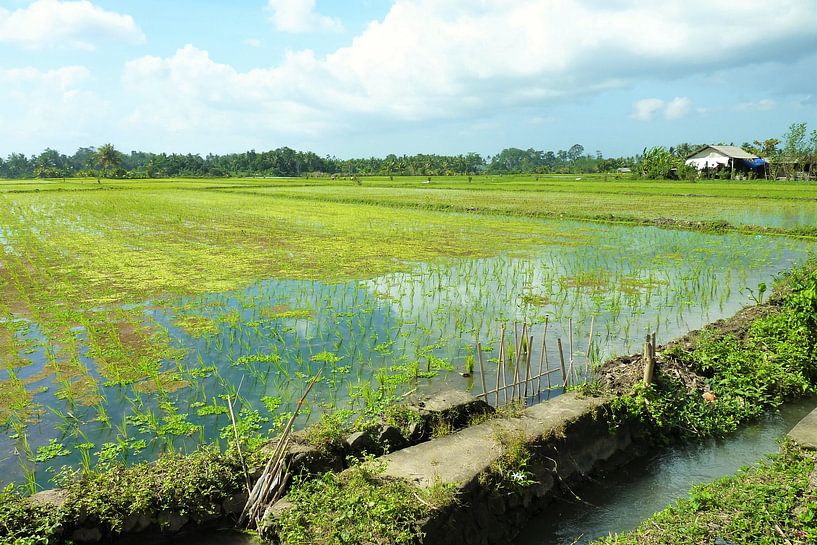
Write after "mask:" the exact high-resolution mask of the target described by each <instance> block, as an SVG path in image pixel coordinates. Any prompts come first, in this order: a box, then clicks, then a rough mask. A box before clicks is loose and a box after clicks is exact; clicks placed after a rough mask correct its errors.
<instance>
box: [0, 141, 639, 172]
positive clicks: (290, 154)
mask: <svg viewBox="0 0 817 545" xmlns="http://www.w3.org/2000/svg"><path fill="white" fill-rule="evenodd" d="M636 161H637V157H620V158H604V157H603V156H602V154H601V152H599V151H597V152H596V154H595V155H589V154H585V151H584V147H583V146H582V145H580V144H575V145H573V146H571V147H570V149H568V150H559V151H556V152H554V151H542V150H535V149H527V150H523V149H518V148H507V149H504V150H502V151H501V152H499V153H498V154H496V155H494V156H493V157H492V156H485V157H483V156H482V155H480V154H478V153H466V154H459V155H437V154H415V155H399V156H398V155H395V154H389V155H387V156H385V157H369V158H358V159H341V158H338V157H334V156H328V155H327V156H324V157H320V156H319V155H317V154H316V153H314V152H311V151H296V150H293V149H291V148H288V147H282V148H277V149H273V150H269V151H261V152H257V151H255V150H250V151H246V152H243V153H228V154H223V155H217V154H208V155H206V156H201V155H197V154H192V153H188V154H178V153H171V154H168V153H148V152H143V151H131V152H130V153H122V152H120V151H118V150H116V148H115V147H114V146H113V145H112V144H104V145H102V146H99V147H98V148H96V147H82V148H79V149H78V150H77V151H76V152H75V153H74V154H73V155H65V154H63V153H60V152H58V151H57V150H54V149H51V148H47V149H46V150H44V151H43V152H42V153H40V154H36V155H31V156H26V155H24V154H22V153H12V154H10V155H8V156H7V157H6V158H5V159H3V158H2V157H0V178H67V177H112V178H165V177H204V176H208V177H210V176H212V177H222V176H223V177H227V176H236V177H237V176H308V175H342V176H370V175H385V176H392V175H393V176H399V175H409V176H449V175H478V174H532V173H536V174H545V173H586V172H605V171H612V170H615V169H617V168H622V167H631V166H633V165H634V164H635V162H636Z"/></svg>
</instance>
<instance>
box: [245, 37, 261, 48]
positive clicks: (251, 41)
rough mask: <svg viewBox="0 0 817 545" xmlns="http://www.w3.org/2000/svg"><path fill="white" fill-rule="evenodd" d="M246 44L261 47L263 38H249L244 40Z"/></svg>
mask: <svg viewBox="0 0 817 545" xmlns="http://www.w3.org/2000/svg"><path fill="white" fill-rule="evenodd" d="M244 45H247V46H250V47H261V40H259V39H258V38H247V39H246V40H244Z"/></svg>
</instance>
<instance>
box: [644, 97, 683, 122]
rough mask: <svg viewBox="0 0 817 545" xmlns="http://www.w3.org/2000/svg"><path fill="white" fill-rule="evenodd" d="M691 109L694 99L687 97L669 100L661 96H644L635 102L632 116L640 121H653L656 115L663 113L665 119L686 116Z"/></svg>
mask: <svg viewBox="0 0 817 545" xmlns="http://www.w3.org/2000/svg"><path fill="white" fill-rule="evenodd" d="M691 109H692V101H691V100H690V99H689V98H687V97H675V98H673V99H672V100H670V101H669V102H667V101H664V100H661V99H660V98H644V99H641V100H639V101H637V102H636V103H635V104H633V113H632V114H631V115H630V117H632V118H633V119H637V120H638V121H652V120H653V119H654V118H655V116H657V115H662V116H663V117H664V119H669V120H674V119H681V118H682V117H686V116H687V115H688V114H689V112H690V110H691Z"/></svg>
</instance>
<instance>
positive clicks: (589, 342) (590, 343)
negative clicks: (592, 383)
mask: <svg viewBox="0 0 817 545" xmlns="http://www.w3.org/2000/svg"><path fill="white" fill-rule="evenodd" d="M595 325H596V316H595V315H593V316H591V317H590V336H589V337H588V338H587V354H586V355H585V358H584V359H585V362H586V365H585V367H584V381H585V383H586V382H587V378H588V377H589V376H590V354H591V353H592V352H593V326H595Z"/></svg>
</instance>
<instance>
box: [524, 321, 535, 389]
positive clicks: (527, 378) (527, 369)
mask: <svg viewBox="0 0 817 545" xmlns="http://www.w3.org/2000/svg"><path fill="white" fill-rule="evenodd" d="M532 346H533V335H530V336H529V337H528V354H527V356H528V357H527V360H526V361H527V364H526V365H525V399H526V400H527V399H528V382H529V381H530V358H531V352H532V350H531V347H532Z"/></svg>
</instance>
